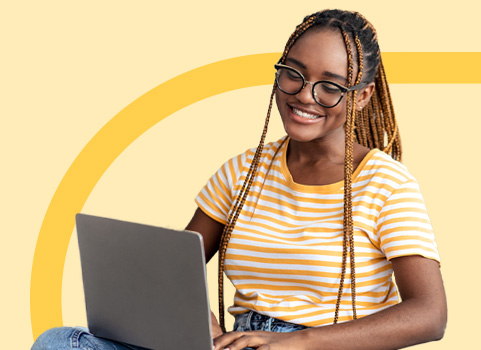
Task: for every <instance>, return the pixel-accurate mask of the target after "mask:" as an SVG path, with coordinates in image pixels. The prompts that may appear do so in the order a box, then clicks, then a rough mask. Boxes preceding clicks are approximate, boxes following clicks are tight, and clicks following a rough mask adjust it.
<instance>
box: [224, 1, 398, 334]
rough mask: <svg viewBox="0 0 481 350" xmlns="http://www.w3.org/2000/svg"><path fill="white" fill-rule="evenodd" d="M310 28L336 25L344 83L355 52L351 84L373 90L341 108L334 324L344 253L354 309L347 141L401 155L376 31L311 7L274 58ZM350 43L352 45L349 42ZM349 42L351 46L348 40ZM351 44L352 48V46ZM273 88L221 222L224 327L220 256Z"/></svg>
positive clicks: (350, 16) (346, 15) (352, 95)
mask: <svg viewBox="0 0 481 350" xmlns="http://www.w3.org/2000/svg"><path fill="white" fill-rule="evenodd" d="M310 28H330V29H335V30H339V31H340V32H341V34H342V38H343V40H344V43H345V46H346V51H347V56H348V84H349V85H348V87H350V86H352V85H351V83H352V81H353V78H354V77H353V72H354V65H355V63H354V59H355V58H357V62H356V64H357V67H358V73H357V76H356V77H355V80H354V85H357V84H359V83H361V82H366V83H371V82H374V83H375V88H374V92H373V94H372V96H371V99H370V102H369V103H368V105H367V106H366V107H365V108H363V109H362V110H361V111H356V96H357V90H354V91H351V92H349V93H348V95H347V102H346V103H347V111H346V114H347V115H346V124H345V127H344V129H345V134H346V138H345V157H344V216H343V225H344V238H343V253H342V270H341V276H340V280H339V290H338V295H337V301H336V309H335V314H334V319H333V323H334V324H336V323H337V322H338V318H339V308H340V304H341V297H342V294H343V289H344V280H345V275H346V269H347V256H348V254H349V258H350V271H351V276H350V277H351V299H352V310H353V318H354V319H356V318H357V313H356V278H355V256H354V232H353V218H352V189H351V184H352V173H353V145H354V142H357V143H359V144H361V145H362V146H365V147H368V148H369V149H373V148H378V149H381V150H383V151H384V152H386V153H387V154H390V155H391V156H392V157H393V158H394V159H396V160H399V161H400V160H401V153H402V150H401V139H400V136H399V131H398V126H397V123H396V119H395V116H394V109H393V105H392V100H391V94H390V92H389V86H388V84H387V80H386V73H385V71H384V66H383V64H382V60H381V52H380V50H379V44H378V41H377V33H376V30H375V29H374V27H373V26H372V24H371V23H369V22H368V21H367V20H366V19H365V18H364V17H363V16H362V15H361V14H359V13H357V12H349V11H341V10H325V11H321V12H317V13H314V14H312V15H310V16H307V17H305V18H304V20H303V22H302V23H301V24H299V25H298V26H297V27H296V30H295V31H294V33H292V34H291V36H290V37H289V40H288V41H287V44H286V46H285V49H284V52H283V54H282V57H281V58H280V59H279V63H284V62H285V60H286V58H287V55H288V53H289V51H290V49H291V48H292V46H293V45H294V44H295V43H296V41H297V39H299V37H300V36H301V35H303V34H304V33H305V32H306V31H307V30H309V29H310ZM351 42H353V43H354V45H352V44H351ZM351 45H352V46H351ZM353 49H355V50H354V52H353ZM276 90H277V85H276V83H275V82H274V86H273V88H272V93H271V96H270V101H269V108H268V111H267V117H266V120H265V124H264V129H263V132H262V136H261V139H260V142H259V145H258V146H257V149H256V152H255V155H254V158H253V161H252V163H251V166H250V168H249V171H248V173H247V176H246V178H245V180H244V183H243V185H242V188H241V190H240V192H239V194H238V195H237V197H236V199H235V201H234V205H233V207H232V209H231V211H230V214H229V217H228V219H227V224H226V226H225V228H224V232H223V234H222V237H221V240H220V245H219V271H218V282H219V323H220V326H221V328H222V330H223V331H224V332H225V321H224V260H225V254H226V250H227V245H228V243H229V239H230V237H231V235H232V231H233V230H234V227H235V224H236V221H237V219H238V217H239V215H240V212H241V211H242V208H243V206H244V203H245V201H246V198H247V196H248V194H249V191H250V188H251V185H252V182H253V180H254V178H255V176H256V173H257V168H258V165H259V161H260V158H261V154H262V150H263V148H264V142H265V138H266V134H267V128H268V125H269V119H270V115H271V110H272V102H273V98H274V95H275V93H276Z"/></svg>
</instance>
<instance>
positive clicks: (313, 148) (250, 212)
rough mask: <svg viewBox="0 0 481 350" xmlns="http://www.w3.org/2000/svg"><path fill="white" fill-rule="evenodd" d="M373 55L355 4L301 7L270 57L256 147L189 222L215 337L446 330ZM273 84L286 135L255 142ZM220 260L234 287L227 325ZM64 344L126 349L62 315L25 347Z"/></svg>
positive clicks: (275, 344) (222, 345)
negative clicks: (350, 8)
mask: <svg viewBox="0 0 481 350" xmlns="http://www.w3.org/2000/svg"><path fill="white" fill-rule="evenodd" d="M380 58H381V56H380V51H379V47H378V44H377V36H376V32H375V30H374V28H373V27H372V26H371V25H370V23H369V22H367V21H366V20H365V19H364V18H363V17H362V16H361V15H359V14H358V13H353V12H344V11H337V10H332V11H331V10H329V11H323V12H319V13H315V14H313V15H311V16H308V17H306V18H305V20H304V21H303V23H301V24H300V25H299V26H298V27H297V29H296V31H295V32H294V33H293V34H292V36H291V37H290V39H289V41H288V43H287V45H286V48H285V50H284V53H283V55H282V57H281V59H280V60H279V62H278V64H277V65H276V68H277V75H276V82H275V83H274V87H273V91H272V94H271V100H270V105H269V111H268V113H267V118H266V123H265V126H264V131H263V134H262V138H261V141H260V144H259V146H258V147H257V148H256V149H250V150H247V151H246V152H245V153H242V154H241V155H239V156H237V157H234V158H232V159H231V160H229V161H227V162H226V163H225V164H224V165H223V166H222V167H221V168H220V169H219V171H218V172H217V173H216V174H214V175H213V176H212V178H211V179H210V180H209V181H208V183H207V185H206V186H205V187H204V188H203V189H202V191H201V192H200V193H199V195H198V196H197V198H196V202H197V204H198V206H199V208H198V210H197V211H196V213H195V215H194V217H193V218H192V220H191V222H190V223H189V225H188V226H187V229H189V230H194V231H197V232H199V233H201V234H202V236H203V238H204V249H205V253H206V257H207V259H210V258H211V257H212V256H213V255H214V254H215V253H216V252H217V251H219V304H220V305H219V306H220V309H219V311H220V325H219V324H218V323H217V321H216V320H215V319H214V321H213V331H214V334H213V335H214V338H215V339H214V344H215V348H216V349H227V348H228V349H230V350H234V349H235V350H237V349H242V348H245V347H253V348H258V349H268V348H269V349H284V350H285V349H340V348H341V349H392V348H402V347H406V346H410V345H413V344H418V343H421V342H426V341H431V340H435V339H439V338H441V337H442V335H443V332H444V328H445V324H446V301H445V295H444V289H443V283H442V278H441V275H440V271H439V264H438V262H439V255H438V252H437V248H436V243H435V239H434V235H433V232H432V228H431V225H430V222H429V218H428V217H427V214H426V210H425V207H424V203H423V199H422V196H421V194H420V192H419V188H418V186H417V183H416V180H415V179H414V178H413V177H412V176H411V175H410V174H409V173H408V171H407V170H406V168H405V167H404V166H403V165H401V164H400V163H399V162H398V160H400V157H401V146H400V137H399V133H398V130H397V126H396V125H397V124H396V121H395V117H394V112H393V107H392V102H391V98H390V94H389V89H388V85H387V82H386V75H385V72H384V68H383V65H382V62H381V60H380ZM274 97H275V98H276V102H277V107H278V109H279V112H280V115H281V118H282V122H283V124H284V128H285V130H286V133H287V136H285V137H283V138H281V139H280V140H278V141H276V142H271V143H268V144H266V145H265V144H264V141H265V136H266V132H267V126H268V123H269V118H270V111H271V108H272V105H273V99H274ZM224 272H225V274H226V275H227V276H228V277H229V278H230V280H231V281H232V282H233V284H234V286H235V288H236V295H235V300H234V304H233V305H232V306H231V307H230V308H229V312H230V313H232V314H233V315H234V316H235V318H236V323H235V326H234V332H229V333H225V327H224V301H223V275H224ZM393 274H394V275H395V277H396V281H397V287H396V285H395V284H394V283H393V279H392V275H393ZM398 291H399V294H400V296H401V298H402V302H399V298H398ZM82 342H84V343H82ZM72 344H75V345H76V346H79V347H82V346H84V347H87V346H88V347H90V348H95V349H108V348H112V347H114V346H116V347H117V348H121V349H124V348H127V347H122V346H120V345H113V343H111V342H108V341H105V340H100V339H97V338H95V337H93V336H92V335H91V334H89V333H88V332H87V331H86V330H84V329H72V328H60V329H55V330H50V331H47V332H46V333H44V334H43V335H42V336H40V337H39V338H38V340H37V342H36V343H35V344H34V347H33V349H47V348H49V346H50V347H51V346H55V348H56V349H69V348H71V346H72ZM129 348H130V347H129Z"/></svg>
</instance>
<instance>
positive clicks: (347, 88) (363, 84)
mask: <svg viewBox="0 0 481 350" xmlns="http://www.w3.org/2000/svg"><path fill="white" fill-rule="evenodd" d="M274 68H275V69H276V70H278V69H281V68H285V69H289V70H292V71H294V72H296V73H297V74H299V76H300V77H301V78H302V86H301V87H300V88H299V90H297V91H296V92H286V91H284V90H282V89H281V87H280V85H279V82H278V80H277V77H278V76H277V71H276V85H277V87H278V88H279V90H281V91H282V92H283V93H285V94H288V95H297V94H298V93H299V92H301V91H302V89H304V88H305V87H306V85H307V84H308V83H310V84H312V91H311V93H312V97H313V98H314V101H316V103H317V104H318V105H321V106H322V107H324V108H334V107H336V106H337V105H338V104H339V102H341V100H342V98H343V97H344V94H345V93H346V92H349V91H353V90H358V89H362V88H363V87H364V86H366V85H367V83H360V84H357V85H354V86H351V87H345V86H342V85H340V84H337V83H335V82H333V81H329V80H319V81H316V82H312V81H309V80H306V78H305V77H304V76H303V75H302V73H301V72H299V71H298V70H297V69H295V68H293V67H290V66H286V65H285V64H280V63H277V64H275V65H274ZM320 83H329V84H332V85H334V86H336V87H337V88H339V90H341V96H340V97H339V100H338V101H337V102H336V104H334V105H332V106H326V105H324V104H322V103H320V102H319V101H318V100H317V98H316V93H315V91H314V87H315V86H316V85H317V84H320Z"/></svg>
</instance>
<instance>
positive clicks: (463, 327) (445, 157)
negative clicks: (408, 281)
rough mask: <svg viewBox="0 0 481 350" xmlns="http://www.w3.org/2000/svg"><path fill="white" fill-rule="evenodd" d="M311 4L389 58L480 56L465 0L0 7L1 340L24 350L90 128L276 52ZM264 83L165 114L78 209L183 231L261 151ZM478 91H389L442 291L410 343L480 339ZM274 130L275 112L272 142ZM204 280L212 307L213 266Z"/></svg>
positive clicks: (475, 8)
mask: <svg viewBox="0 0 481 350" xmlns="http://www.w3.org/2000/svg"><path fill="white" fill-rule="evenodd" d="M320 6H322V7H323V8H329V7H340V8H344V9H351V10H358V11H360V12H361V13H363V14H364V15H365V16H366V17H367V18H368V19H370V20H371V22H372V23H373V24H374V25H375V26H376V28H377V30H378V32H379V36H380V42H381V48H382V50H383V51H386V52H389V51H393V52H395V51H481V40H479V37H478V34H479V27H478V25H477V23H478V14H479V10H480V8H479V7H480V6H479V5H476V2H474V1H467V0H461V1H457V2H455V3H454V2H453V3H444V2H443V3H439V2H434V1H425V2H421V1H411V0H409V1H404V2H402V3H401V2H400V3H399V4H394V3H393V2H387V1H365V2H362V3H361V2H359V1H330V0H329V1H322V2H320V1H302V2H301V4H300V5H299V4H298V5H294V2H290V1H289V2H288V1H284V2H282V1H244V2H230V1H207V2H200V1H187V2H186V1H175V2H170V3H167V2H160V1H150V2H147V1H143V2H135V4H134V2H126V1H121V2H119V1H84V2H70V1H44V2H38V1H19V2H11V3H10V4H6V5H3V6H2V11H1V12H0V32H1V33H2V54H1V55H0V62H1V64H0V67H1V68H0V69H1V70H2V73H1V79H0V81H1V83H0V86H1V91H0V96H2V97H1V101H2V102H1V104H0V108H1V111H0V116H1V121H2V127H1V137H0V142H1V146H2V148H1V149H2V153H1V154H2V157H1V159H2V167H1V169H2V172H1V180H2V181H1V186H2V188H1V191H0V196H1V218H2V220H0V234H1V236H0V237H1V243H0V266H1V276H2V279H3V282H2V284H1V286H2V287H1V290H0V295H1V297H2V298H1V301H0V310H1V315H2V316H1V317H0V339H1V340H0V341H1V344H2V348H5V349H27V348H29V346H30V345H31V343H32V332H31V326H30V309H29V297H30V294H29V293H30V289H29V288H30V272H31V267H32V259H33V254H34V249H35V244H36V240H37V236H38V233H39V230H40V226H41V224H42V220H43V217H44V215H45V212H46V210H47V207H48V205H49V202H50V200H51V198H52V196H53V194H54V193H55V190H56V188H57V186H58V184H59V182H60V181H61V179H62V177H63V175H64V174H65V172H66V171H67V169H68V167H69V166H70V164H71V163H72V162H73V161H74V159H75V157H76V156H77V155H78V154H79V152H80V151H81V150H82V148H83V147H84V146H85V145H86V144H87V142H88V141H89V140H90V139H91V138H92V137H93V136H94V135H95V133H96V132H97V131H98V130H99V129H100V128H101V127H102V126H103V125H104V124H105V123H107V122H108V121H109V120H110V119H111V118H112V117H113V116H114V115H115V114H117V113H118V112H119V111H120V110H122V109H123V108H124V107H125V106H126V105H127V104H129V103H130V102H132V101H134V100H135V99H136V98H137V97H139V96H141V95H142V94H144V93H145V92H147V91H149V90H150V89H152V88H154V87H155V86H157V85H159V84H160V83H162V82H164V81H166V80H168V79H170V78H173V77H175V76H177V75H178V74H181V73H183V72H186V71H188V70H190V69H193V68H195V67H198V66H202V65H205V64H208V63H212V62H215V61H219V60H222V59H226V58H231V57H237V56H241V55H247V54H254V53H265V52H278V51H281V50H282V49H283V45H284V43H285V41H286V39H287V37H288V36H289V34H290V33H291V32H292V30H293V29H294V27H295V25H296V24H298V22H300V21H301V20H302V18H303V16H304V15H306V14H309V13H311V12H313V11H315V10H318V9H320ZM456 64H459V62H458V63H456ZM449 69H456V67H450V68H449ZM478 69H479V68H478ZM388 73H389V72H388ZM440 74H442V72H440ZM226 79H228V77H226ZM269 90H270V88H269V87H267V86H264V87H256V88H249V89H243V90H239V91H235V92H230V93H225V94H222V95H218V96H216V97H213V98H210V99H207V100H204V101H201V102H199V103H197V104H194V105H191V106H189V107H187V108H185V109H183V110H181V111H179V112H176V113H174V114H173V115H172V116H170V117H169V118H167V119H166V120H163V121H162V122H160V123H159V124H157V125H156V126H154V127H153V128H151V129H150V130H149V131H147V132H146V133H145V134H143V135H142V136H141V137H140V138H138V139H137V140H136V141H135V142H134V143H133V144H132V145H131V146H130V147H128V148H127V149H126V150H125V151H124V152H123V153H122V154H121V155H120V156H119V157H118V159H117V160H116V161H115V162H114V163H113V164H112V166H111V167H110V168H109V169H108V170H107V171H106V173H105V174H104V176H103V177H102V179H101V180H100V181H99V182H98V184H97V186H96V187H95V189H94V190H93V192H92V193H91V195H90V197H89V199H88V200H87V202H86V204H85V207H84V209H83V212H86V213H93V214H98V215H104V216H110V217H116V218H121V219H126V220H132V221H139V222H143V223H149V224H154V225H156V224H157V225H163V226H169V227H173V228H182V227H183V226H185V224H186V223H187V222H188V220H189V218H190V216H191V215H192V213H193V211H194V210H195V204H194V202H193V198H194V196H195V195H196V193H197V191H198V190H199V189H200V188H201V186H202V185H203V184H204V182H205V181H206V180H207V178H208V177H209V175H210V174H212V173H213V172H214V171H215V170H216V169H217V167H218V166H220V165H221V164H222V163H223V162H224V161H225V160H226V159H227V158H229V157H230V156H233V155H235V154H237V153H239V152H242V151H243V150H245V149H246V148H248V147H252V146H255V145H256V144H257V142H258V138H259V136H260V133H261V128H262V122H263V119H264V116H265V111H266V108H267V103H268V97H269ZM186 91H188V88H187V89H186ZM480 93H481V86H480V85H392V94H393V99H394V103H395V107H396V112H397V116H398V119H399V123H400V128H401V132H402V136H403V143H404V150H405V164H406V165H407V166H408V167H409V169H410V170H411V172H412V173H413V174H414V175H415V176H416V177H417V178H418V180H419V182H420V184H421V189H422V191H423V194H424V197H425V199H426V203H427V206H428V211H429V213H430V216H431V220H432V222H433V225H434V228H435V231H436V234H437V240H438V245H439V249H440V252H441V257H442V259H443V268H442V271H443V274H444V279H445V284H446V289H447V293H448V300H449V324H448V330H447V333H446V336H445V338H444V340H443V341H442V342H440V343H434V344H427V345H421V346H418V348H420V349H421V348H422V349H430V348H436V349H451V348H453V347H459V348H472V346H473V345H475V344H476V339H477V336H476V335H477V328H478V327H475V324H476V323H478V324H479V321H477V320H476V317H477V315H478V314H480V312H481V307H480V305H479V303H478V302H477V294H476V293H477V292H476V291H477V287H479V281H478V278H477V274H478V272H477V261H478V260H477V259H476V258H477V255H478V247H479V245H480V243H481V239H480V233H481V232H480V229H479V228H478V226H477V225H476V219H477V217H478V216H479V214H478V210H479V209H480V205H479V204H478V198H479V196H480V194H481V191H480V190H479V185H478V181H479V180H478V179H479V174H478V172H477V170H478V168H479V166H478V164H477V163H478V162H479V153H478V152H477V150H478V149H479V145H477V144H475V141H476V140H477V139H478V138H479V129H480V127H481V122H480V118H481V115H480V114H481V113H480V112H479V109H478V100H479V98H478V96H479V95H480ZM233 130H235V131H238V130H241V134H240V135H233V134H232V131H233ZM253 130H254V131H253ZM280 135H282V127H281V125H280V123H279V121H278V120H277V114H276V113H273V123H272V126H271V131H270V133H269V136H268V138H269V139H270V140H273V139H275V138H277V137H278V136H280ZM219 145H222V146H221V147H219ZM190 147H194V151H193V150H192V149H190ZM201 155H202V156H201ZM448 186H449V187H448ZM75 239H76V237H75V235H73V236H72V241H71V242H72V243H71V245H70V247H69V250H68V254H67V259H66V264H65V272H64V281H63V293H62V298H63V300H62V305H63V317H64V324H65V325H85V311H84V305H83V292H82V285H81V280H80V269H79V261H78V253H77V249H76V242H75ZM209 275H210V276H209V279H210V280H212V282H211V289H212V291H211V295H212V298H211V300H212V303H213V305H215V304H216V291H215V290H216V284H215V280H216V276H215V267H214V266H209ZM471 291H473V293H472V294H474V297H470V294H469V292H471ZM229 299H231V296H229V294H228V296H227V297H226V300H229Z"/></svg>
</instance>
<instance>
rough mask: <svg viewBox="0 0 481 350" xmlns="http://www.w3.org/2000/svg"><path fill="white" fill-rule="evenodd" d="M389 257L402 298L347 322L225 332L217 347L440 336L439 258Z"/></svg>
mask: <svg viewBox="0 0 481 350" xmlns="http://www.w3.org/2000/svg"><path fill="white" fill-rule="evenodd" d="M391 262H392V266H393V270H394V276H395V278H396V284H397V286H398V289H399V293H400V295H401V298H402V302H401V303H399V304H397V305H394V306H392V307H389V308H387V309H385V310H382V311H380V312H378V313H375V314H373V315H370V316H366V317H363V318H360V319H357V320H354V321H351V322H345V323H341V324H337V325H331V326H324V327H317V328H310V329H306V330H302V331H297V332H292V333H283V334H280V333H269V332H250V333H243V332H231V333H226V334H225V335H222V336H221V337H219V338H217V339H216V341H215V346H216V347H215V349H216V350H217V349H226V348H229V349H230V350H240V349H243V348H244V347H246V346H252V347H255V348H258V349H260V350H264V349H270V350H276V349H282V350H289V349H295V350H301V349H309V350H314V349H322V350H328V349H336V350H338V349H353V350H354V349H356V350H357V349H358V350H362V349H369V350H376V349H383V350H387V349H399V348H404V347H407V346H410V345H414V344H420V343H425V342H428V341H432V340H439V339H441V338H442V337H443V334H444V329H445V327H446V320H447V306H446V296H445V292H444V286H443V281H442V277H441V272H440V270H439V265H438V263H437V262H436V261H434V260H430V259H426V258H423V257H421V256H417V255H415V256H406V257H400V258H394V259H392V261H391ZM264 344H265V345H266V346H263V345H264Z"/></svg>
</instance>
